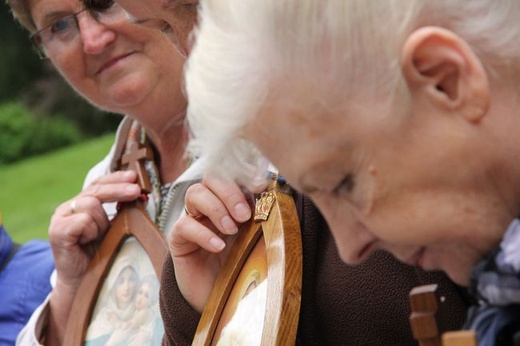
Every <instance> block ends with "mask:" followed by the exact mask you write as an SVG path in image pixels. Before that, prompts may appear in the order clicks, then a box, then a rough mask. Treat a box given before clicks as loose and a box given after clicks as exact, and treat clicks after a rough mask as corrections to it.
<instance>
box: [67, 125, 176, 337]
mask: <svg viewBox="0 0 520 346" xmlns="http://www.w3.org/2000/svg"><path fill="white" fill-rule="evenodd" d="M138 132H139V131H137V130H136V131H134V134H135V133H138ZM152 158H153V156H152V153H151V150H150V149H149V148H148V147H146V146H143V145H140V144H139V143H137V142H136V141H135V139H133V140H130V139H129V144H128V147H127V150H126V153H125V155H123V157H122V164H123V165H124V166H125V168H126V169H133V170H134V171H136V173H137V184H138V185H139V186H140V187H141V192H142V196H141V198H138V199H137V200H135V201H133V202H125V203H121V204H120V205H119V207H118V213H117V215H116V216H115V218H114V219H113V220H112V222H111V225H110V228H109V229H108V230H107V233H106V235H105V238H104V239H103V241H102V242H101V245H100V247H99V249H98V250H97V252H96V254H95V255H94V257H93V259H92V261H91V262H90V265H89V267H88V269H87V271H86V273H85V276H84V277H83V279H82V282H81V284H80V287H79V288H78V292H77V293H76V296H75V298H74V301H73V303H72V308H71V312H70V315H69V319H68V322H67V327H66V331H65V336H64V342H63V344H64V345H67V346H69V345H70V346H83V345H86V344H87V345H88V344H89V342H88V341H87V340H86V336H87V331H88V329H89V327H90V325H91V323H93V313H94V312H95V309H96V308H97V307H100V308H102V307H103V306H102V305H103V301H102V300H103V298H104V297H103V296H102V295H101V292H102V290H103V288H104V285H105V281H107V279H111V280H112V281H117V280H119V276H120V274H121V273H122V272H123V270H125V269H124V268H126V267H124V265H125V264H127V263H125V260H126V262H130V261H133V262H135V261H139V260H140V262H141V263H142V262H144V265H141V266H139V267H141V268H146V269H147V270H146V274H147V275H148V276H149V277H145V279H144V280H142V281H141V282H140V284H139V285H148V287H147V288H143V287H141V289H143V290H144V289H146V290H147V292H146V294H147V295H148V298H150V297H151V296H155V297H156V300H155V301H154V302H153V304H151V305H153V306H151V307H150V306H147V309H141V311H140V312H141V314H140V315H139V316H137V314H136V311H137V308H135V310H133V311H132V317H134V315H135V316H137V318H140V319H141V320H145V321H147V322H146V324H147V327H149V328H153V327H155V325H156V324H159V323H160V319H159V318H155V315H158V314H159V312H158V309H159V305H158V304H159V303H158V294H159V282H160V279H161V275H162V267H163V264H164V261H165V260H166V256H169V252H168V244H167V242H166V239H165V237H164V235H163V233H162V232H161V231H160V230H159V229H158V228H157V226H156V225H155V224H154V222H153V221H152V220H151V219H150V217H149V216H148V213H147V211H146V209H145V201H146V199H147V197H146V196H147V194H148V193H149V192H150V191H151V187H150V181H149V179H148V175H147V173H146V170H145V168H144V161H145V160H150V159H152ZM134 240H135V241H134ZM129 241H131V243H128V242H129ZM136 242H137V244H136ZM127 245H128V246H127ZM130 245H134V246H133V249H130ZM139 246H140V247H139ZM127 250H128V251H127ZM143 250H144V253H143ZM123 251H126V252H128V253H126V252H125V253H124V257H125V259H122V258H123V253H122V252H123ZM120 263H121V266H120V267H121V268H123V269H122V270H121V272H119V273H111V269H112V267H113V266H114V265H115V264H120ZM127 267H128V266H127ZM136 272H137V273H138V270H136ZM153 274H155V277H153V276H154V275H153ZM114 279H115V280H114ZM146 279H150V280H146ZM134 283H135V281H134ZM155 285H156V286H157V287H153V288H152V287H151V286H155ZM138 290H139V288H138V287H137V284H134V290H133V292H134V293H133V294H135V295H137V294H138V293H137V291H138ZM132 299H134V295H132ZM136 301H137V298H135V301H132V304H134V303H135V304H137V302H136ZM148 303H151V301H148ZM154 308H155V309H156V310H157V312H156V313H155V314H154V313H152V311H153V309H154ZM127 314H128V315H129V316H130V313H127ZM125 323H127V325H126V326H125V327H128V325H129V324H130V323H131V322H129V321H125ZM160 324H161V325H160V328H159V329H162V328H163V326H162V323H160ZM141 326H142V325H141ZM125 333H126V334H129V333H130V330H129V329H127V330H124V329H123V328H121V329H120V331H119V333H118V335H121V336H123V337H128V336H127V335H125ZM161 336H162V335H161ZM158 343H160V340H158Z"/></svg>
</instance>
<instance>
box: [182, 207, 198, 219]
mask: <svg viewBox="0 0 520 346" xmlns="http://www.w3.org/2000/svg"><path fill="white" fill-rule="evenodd" d="M184 212H185V213H186V215H188V216H190V217H192V218H194V219H195V218H197V215H195V214H193V213H190V211H189V210H188V208H186V205H184Z"/></svg>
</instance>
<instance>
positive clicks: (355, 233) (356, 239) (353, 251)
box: [322, 205, 376, 265]
mask: <svg viewBox="0 0 520 346" xmlns="http://www.w3.org/2000/svg"><path fill="white" fill-rule="evenodd" d="M349 209H350V208H344V209H343V208H336V207H335V206H331V205H329V206H328V208H325V209H324V210H322V214H323V216H324V217H325V220H326V221H327V224H328V226H329V229H330V231H331V233H332V236H333V237H334V241H335V243H336V247H337V248H338V252H339V255H340V257H341V259H342V261H343V262H345V263H347V264H351V265H355V264H359V263H361V262H363V261H364V260H365V259H366V258H367V257H368V256H369V255H370V254H371V253H373V252H374V251H375V250H376V248H375V246H374V245H375V237H374V236H373V235H372V233H371V232H370V231H369V230H368V228H367V227H366V226H365V225H364V223H363V222H362V220H361V219H360V218H359V215H356V213H355V212H352V211H351V210H349Z"/></svg>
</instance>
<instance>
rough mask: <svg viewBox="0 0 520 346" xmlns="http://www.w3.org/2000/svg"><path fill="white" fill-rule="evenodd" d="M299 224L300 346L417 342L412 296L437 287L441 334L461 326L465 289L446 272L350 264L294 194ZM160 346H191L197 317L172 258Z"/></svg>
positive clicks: (373, 262)
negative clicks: (417, 289) (183, 292)
mask: <svg viewBox="0 0 520 346" xmlns="http://www.w3.org/2000/svg"><path fill="white" fill-rule="evenodd" d="M296 200H297V203H298V204H299V207H300V208H299V210H300V215H301V224H302V242H303V286H302V303H301V309H300V319H299V326H298V335H297V344H298V345H377V346H380V345H386V346H388V345H400V346H401V345H417V343H416V341H415V340H414V339H413V338H412V334H411V329H410V323H409V321H408V318H409V316H410V304H409V299H408V293H409V292H410V289H412V288H413V287H415V286H419V285H425V284H429V283H437V284H438V285H439V293H440V294H441V295H442V296H444V297H445V298H446V299H445V300H444V305H445V306H443V307H442V311H443V314H444V315H443V317H442V319H441V320H442V321H443V324H444V325H443V326H441V329H442V330H453V329H459V328H460V327H461V326H462V324H463V322H464V320H465V317H466V309H467V307H468V306H469V301H468V300H467V296H466V291H465V289H462V288H460V287H458V286H456V285H455V284H453V283H452V282H451V281H450V280H449V279H448V278H447V277H446V276H445V275H444V274H442V273H439V272H435V273H433V272H430V273H428V272H424V271H422V270H420V269H418V268H415V267H410V266H407V265H405V264H402V263H400V262H398V261H397V260H395V259H394V258H393V257H392V256H391V255H389V254H387V253H385V252H382V251H380V252H377V253H375V254H374V255H372V256H371V257H370V258H369V259H368V260H367V261H365V262H364V263H363V264H360V265H358V266H355V267H352V266H347V265H346V264H344V263H343V262H342V261H341V260H340V258H339V255H338V252H337V250H336V246H335V244H334V240H333V238H332V235H331V234H330V232H329V229H328V227H327V225H326V223H325V221H324V220H323V218H322V216H321V215H320V213H319V212H318V210H317V209H316V208H315V207H314V205H313V204H312V202H310V200H308V199H307V198H301V197H297V199H296ZM160 306H161V314H162V317H163V321H164V328H165V335H164V339H163V345H190V344H191V340H192V338H193V336H194V334H195V330H196V328H197V323H198V321H199V318H200V314H198V313H197V312H195V311H194V310H193V309H191V308H190V306H189V305H188V304H187V302H186V301H185V300H184V298H183V297H182V295H181V294H180V292H179V289H178V286H177V283H176V281H175V275H174V270H173V262H172V260H171V258H170V256H168V258H167V260H166V262H165V265H164V268H163V275H162V284H161V295H160Z"/></svg>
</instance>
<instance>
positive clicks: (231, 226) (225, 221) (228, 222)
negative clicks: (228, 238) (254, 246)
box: [220, 215, 238, 234]
mask: <svg viewBox="0 0 520 346" xmlns="http://www.w3.org/2000/svg"><path fill="white" fill-rule="evenodd" d="M220 224H221V225H222V228H224V229H225V230H226V231H227V233H228V234H236V233H237V232H238V228H237V226H236V225H235V222H234V221H233V219H231V218H230V217H229V216H228V215H226V216H224V217H223V218H222V219H221V220H220Z"/></svg>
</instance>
